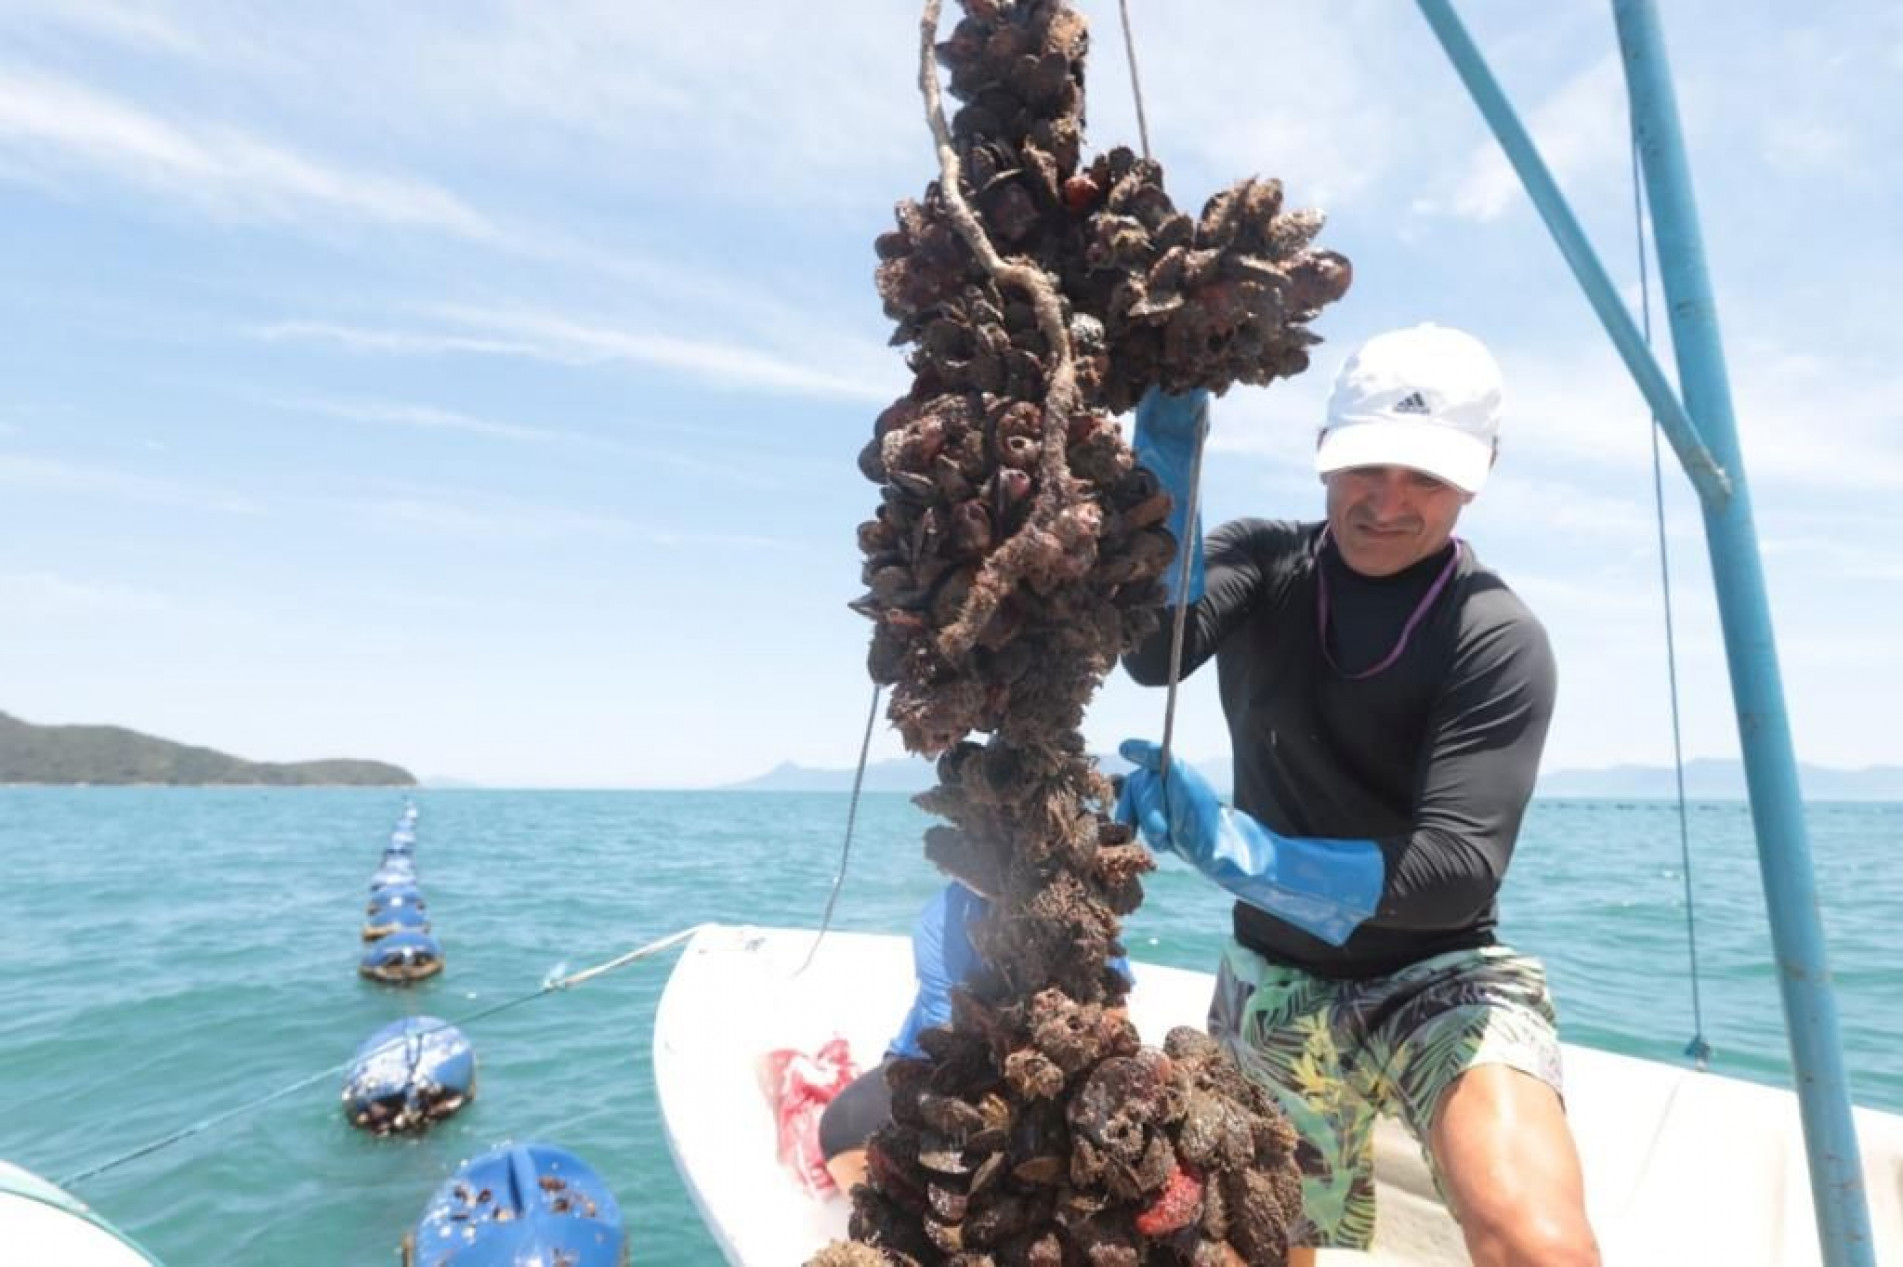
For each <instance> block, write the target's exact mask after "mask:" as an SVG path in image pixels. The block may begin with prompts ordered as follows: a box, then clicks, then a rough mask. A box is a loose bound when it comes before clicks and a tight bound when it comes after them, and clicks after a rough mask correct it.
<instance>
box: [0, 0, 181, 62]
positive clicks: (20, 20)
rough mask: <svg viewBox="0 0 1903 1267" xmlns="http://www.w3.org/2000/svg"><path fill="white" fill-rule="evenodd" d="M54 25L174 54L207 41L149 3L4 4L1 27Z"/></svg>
mask: <svg viewBox="0 0 1903 1267" xmlns="http://www.w3.org/2000/svg"><path fill="white" fill-rule="evenodd" d="M9 27H11V28H14V29H16V30H17V29H19V28H33V27H39V28H52V29H57V30H64V31H70V32H74V33H77V34H80V35H83V36H86V37H88V38H93V39H102V40H108V41H111V42H113V43H116V44H122V45H129V46H131V47H134V48H142V49H151V50H155V51H157V52H161V53H167V54H172V55H186V56H194V55H197V54H199V53H201V52H203V45H202V44H201V43H200V42H199V41H198V39H197V38H195V37H194V36H193V35H192V34H190V33H189V32H188V31H186V30H185V29H184V28H183V27H181V26H179V25H178V24H177V23H175V22H172V21H171V20H170V19H168V18H167V17H166V16H165V15H164V14H162V13H160V12H158V11H157V10H156V9H154V8H153V7H151V6H149V5H141V6H132V5H124V4H118V3H115V2H114V0H64V3H61V4H57V5H31V4H26V5H17V6H16V5H12V4H0V29H5V28H9Z"/></svg>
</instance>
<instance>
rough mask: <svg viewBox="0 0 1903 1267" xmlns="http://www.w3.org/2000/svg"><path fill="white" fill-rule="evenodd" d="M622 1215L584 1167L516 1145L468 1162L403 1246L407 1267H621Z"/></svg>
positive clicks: (544, 1148)
mask: <svg viewBox="0 0 1903 1267" xmlns="http://www.w3.org/2000/svg"><path fill="white" fill-rule="evenodd" d="M627 1261H628V1233H627V1229H626V1227H625V1226H623V1224H622V1221H621V1207H620V1206H618V1205H616V1204H615V1199H614V1194H613V1193H611V1192H609V1191H608V1186H607V1185H606V1184H605V1183H603V1182H602V1181H601V1177H600V1176H599V1175H597V1174H596V1173H595V1172H594V1171H593V1170H590V1169H589V1168H588V1165H587V1163H586V1162H584V1161H582V1160H581V1158H579V1157H577V1156H575V1154H573V1153H571V1152H569V1151H567V1150H566V1149H562V1148H556V1147H555V1146H553V1145H552V1144H536V1143H526V1144H515V1145H509V1146H505V1147H502V1148H498V1149H495V1150H494V1151H492V1152H487V1153H484V1154H483V1155H482V1156H480V1157H472V1158H471V1159H470V1160H468V1161H466V1162H464V1163H463V1164H462V1166H461V1168H460V1169H458V1170H457V1171H456V1173H455V1174H454V1175H452V1176H450V1178H449V1180H448V1181H447V1182H445V1183H444V1184H443V1186H442V1187H440V1188H438V1189H437V1190H436V1195H435V1196H433V1197H431V1198H430V1202H429V1204H428V1205H427V1206H425V1207H424V1209H423V1218H422V1221H421V1222H419V1223H418V1224H417V1225H416V1230H415V1231H413V1232H411V1233H410V1234H409V1235H408V1236H406V1237H404V1238H403V1262H404V1267H537V1265H544V1267H545V1265H546V1264H550V1263H562V1264H565V1265H566V1267H623V1265H624V1264H625V1263H626V1262H627Z"/></svg>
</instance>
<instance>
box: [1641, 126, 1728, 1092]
mask: <svg viewBox="0 0 1903 1267" xmlns="http://www.w3.org/2000/svg"><path fill="white" fill-rule="evenodd" d="M1632 228H1633V236H1634V237H1635V239H1636V240H1637V242H1638V247H1639V326H1640V330H1641V332H1642V333H1643V334H1644V336H1645V345H1646V346H1647V347H1648V348H1649V347H1651V346H1652V278H1651V271H1650V269H1649V268H1648V267H1647V263H1646V252H1645V182H1644V179H1643V173H1642V172H1641V169H1640V166H1639V139H1638V136H1637V134H1636V133H1635V134H1634V135H1633V138H1632ZM1649 429H1650V431H1651V433H1652V508H1653V512H1654V517H1655V521H1656V523H1657V525H1658V538H1659V586H1660V589H1661V590H1662V591H1663V593H1664V607H1665V674H1666V680H1667V682H1668V683H1669V684H1670V693H1671V702H1672V769H1673V772H1674V773H1675V774H1676V775H1677V778H1678V853H1679V863H1680V867H1679V869H1680V871H1681V873H1682V874H1683V875H1684V878H1685V945H1686V949H1687V952H1688V954H1689V955H1690V957H1691V976H1692V1037H1691V1041H1690V1042H1688V1043H1686V1044H1685V1055H1687V1056H1689V1057H1691V1059H1692V1060H1693V1061H1694V1062H1695V1063H1696V1064H1697V1066H1698V1068H1700V1069H1703V1068H1705V1067H1706V1065H1707V1064H1709V1063H1710V1061H1711V1044H1710V1043H1708V1042H1706V1041H1705V1009H1704V1003H1703V1001H1702V1000H1701V999H1700V997H1699V988H1698V987H1699V981H1698V921H1697V917H1696V908H1695V905H1694V901H1693V897H1692V835H1691V823H1690V818H1689V815H1688V814H1687V812H1686V807H1685V745H1684V741H1683V739H1682V737H1681V735H1682V731H1681V727H1680V723H1679V715H1678V640H1677V636H1676V633H1675V631H1674V629H1673V626H1672V564H1671V556H1670V554H1669V553H1668V552H1667V549H1666V543H1665V474H1664V463H1663V462H1662V461H1661V459H1660V457H1659V425H1658V418H1657V416H1656V415H1654V416H1652V418H1651V426H1650V428H1649Z"/></svg>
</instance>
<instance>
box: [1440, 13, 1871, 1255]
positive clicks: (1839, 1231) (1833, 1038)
mask: <svg viewBox="0 0 1903 1267" xmlns="http://www.w3.org/2000/svg"><path fill="white" fill-rule="evenodd" d="M1418 3H1419V5H1420V8H1421V12H1422V14H1423V15H1424V16H1425V17H1426V18H1427V21H1428V24H1429V25H1430V26H1431V27H1432V28H1433V30H1434V34H1435V35H1436V36H1437V37H1438V38H1439V40H1440V42H1441V46H1442V47H1443V48H1444V49H1445V50H1446V52H1447V55H1448V58H1449V59H1450V60H1451V61H1452V62H1453V64H1454V69H1455V70H1456V71H1457V72H1459V74H1460V76H1461V78H1462V80H1464V81H1465V83H1466V85H1467V89H1468V91H1469V92H1470V93H1471V94H1472V95H1473V98H1474V101H1475V103H1476V104H1477V105H1478V106H1479V107H1480V112H1481V114H1482V115H1484V116H1485V117H1486V120H1487V123H1488V125H1489V126H1490V127H1491V128H1492V129H1493V133H1494V136H1495V137H1496V139H1498V141H1499V142H1500V146H1501V148H1502V149H1503V150H1504V151H1505V152H1506V156H1507V159H1508V160H1509V161H1510V162H1511V163H1512V164H1513V166H1514V169H1515V171H1517V172H1518V173H1519V176H1520V181H1521V183H1522V184H1523V185H1524V186H1525V187H1526V191H1527V193H1528V195H1529V196H1530V197H1531V198H1532V199H1533V202H1534V204H1535V205H1536V206H1537V207H1538V208H1539V211H1540V215H1541V216H1542V217H1543V218H1544V219H1545V221H1546V225H1547V228H1548V229H1549V230H1550V231H1551V232H1552V234H1553V237H1554V240H1555V241H1556V242H1557V243H1558V245H1559V248H1560V251H1561V253H1562V254H1564V255H1565V256H1566V259H1567V262H1568V263H1569V264H1571V265H1572V267H1573V272H1574V274H1575V275H1576V276H1577V277H1578V278H1579V281H1580V284H1581V285H1582V286H1583V287H1584V288H1585V291H1586V297H1587V298H1588V299H1589V300H1590V301H1591V302H1592V305H1593V308H1594V309H1595V310H1596V311H1597V312H1598V314H1599V317H1600V320H1601V321H1602V322H1603V323H1604V324H1605V327H1606V331H1607V333H1608V334H1610V335H1611V336H1612V341H1613V343H1614V344H1615V345H1616V346H1617V347H1618V348H1619V351H1620V354H1621V355H1622V356H1623V357H1624V358H1625V361H1626V365H1627V367H1628V368H1630V369H1631V371H1632V374H1633V377H1634V378H1635V379H1636V380H1637V381H1638V384H1639V387H1640V390H1641V391H1642V392H1644V394H1645V397H1646V400H1647V402H1648V403H1649V404H1650V405H1651V407H1652V409H1653V410H1654V412H1655V413H1656V414H1657V416H1658V420H1659V425H1660V426H1661V428H1662V429H1663V430H1664V431H1665V434H1666V438H1667V439H1669V440H1670V441H1671V442H1672V446H1673V448H1674V449H1675V450H1676V451H1677V453H1678V455H1679V459H1680V461H1681V462H1683V463H1684V465H1685V471H1686V474H1687V475H1688V476H1689V477H1690V478H1691V481H1692V483H1693V484H1694V485H1696V486H1697V488H1698V490H1699V493H1700V495H1701V500H1702V502H1703V507H1704V515H1705V539H1706V543H1707V546H1708V548H1709V551H1710V554H1711V565H1712V579H1713V584H1714V587H1715V588H1716V590H1717V595H1718V611H1719V617H1720V620H1721V622H1722V624H1723V627H1724V636H1725V659H1726V662H1727V664H1728V666H1729V668H1730V672H1731V692H1732V698H1733V700H1734V702H1735V704H1736V707H1737V712H1738V733H1739V739H1740V743H1741V745H1742V747H1743V751H1744V766H1745V781H1746V784H1747V786H1748V788H1749V790H1750V796H1751V818H1752V823H1753V825H1754V828H1755V830H1756V833H1757V840H1758V866H1759V871H1760V874H1761V875H1762V877H1763V883H1764V889H1765V900H1766V905H1767V906H1768V908H1769V911H1770V917H1771V940H1772V945H1773V948H1774V950H1775V952H1776V954H1777V960H1778V968H1779V972H1778V982H1779V986H1780V989H1781V992H1782V995H1783V1002H1784V1017H1785V1029H1786V1033H1787V1034H1788V1036H1789V1039H1790V1044H1791V1063H1792V1065H1793V1066H1794V1068H1795V1071H1796V1079H1797V1099H1798V1107H1799V1110H1800V1113H1801V1116H1802V1119H1803V1124H1804V1142H1805V1149H1806V1152H1807V1154H1808V1157H1809V1161H1810V1180H1811V1201H1812V1204H1813V1206H1814V1207H1815V1208H1816V1211H1817V1234H1818V1239H1819V1241H1820V1242H1821V1246H1822V1250H1823V1257H1824V1261H1825V1263H1826V1264H1828V1265H1829V1267H1874V1264H1875V1257H1874V1255H1875V1250H1874V1247H1873V1241H1872V1237H1871V1230H1870V1214H1869V1208H1868V1205H1867V1204H1866V1200H1865V1194H1864V1187H1863V1166H1862V1161H1861V1157H1860V1153H1859V1149H1858V1147H1857V1136H1856V1130H1855V1127H1854V1125H1853V1123H1852V1117H1851V1109H1850V1091H1849V1083H1848V1081H1847V1079H1846V1078H1845V1075H1844V1069H1843V1055H1842V1045H1841V1042H1840V1040H1839V1029H1838V1022H1837V1002H1836V996H1835V994H1834V992H1833V990H1832V987H1831V979H1830V969H1829V967H1828V966H1827V964H1826V962H1825V956H1824V936H1823V923H1822V919H1821V918H1820V916H1819V914H1818V905H1817V889H1816V883H1815V879H1814V876H1813V873H1812V869H1811V858H1810V836H1809V831H1808V829H1807V828H1806V826H1805V823H1804V810H1803V799H1802V795H1801V793H1800V791H1799V788H1798V782H1797V759H1796V754H1795V751H1794V749H1793V746H1792V743H1791V732H1790V724H1789V718H1788V716H1787V714H1786V712H1785V708H1784V687H1783V682H1782V680H1781V677H1780V674H1779V672H1778V662H1777V649H1776V645H1775V642H1774V640H1773V638H1772V631H1771V612H1770V603H1769V600H1768V598H1767V596H1766V593H1765V588H1764V571H1763V566H1762V563H1761V560H1760V559H1759V556H1758V544H1757V535H1756V530H1755V529H1754V527H1753V525H1752V520H1751V498H1750V494H1749V490H1748V489H1747V487H1746V484H1745V479H1744V464H1743V457H1742V454H1741V453H1740V451H1739V447H1738V431H1737V421H1736V418H1735V417H1734V415H1733V413H1732V408H1731V388H1730V384H1729V381H1728V379H1727V377H1726V373H1725V360H1724V349H1723V347H1722V345H1721V343H1720V341H1719V337H1718V317H1717V308H1716V305H1715V304H1714V303H1713V300H1712V294H1711V284H1710V280H1709V278H1708V276H1707V274H1706V270H1705V253H1704V243H1703V240H1702V238H1701V237H1700V235H1699V231H1698V212H1697V205H1696V203H1695V202H1694V200H1693V197H1692V187H1691V177H1690V172H1689V169H1688V167H1687V165H1686V161H1685V144H1684V137H1683V135H1682V134H1681V132H1680V130H1679V123H1678V104H1677V100H1676V98H1675V96H1674V94H1673V91H1672V82H1671V71H1670V68H1669V66H1668V65H1667V63H1666V59H1665V45H1664V40H1663V38H1662V37H1661V34H1660V31H1659V25H1658V19H1657V15H1656V14H1655V13H1654V11H1653V7H1652V4H1651V2H1650V0H1612V7H1613V16H1614V19H1615V21H1616V22H1617V25H1618V30H1619V42H1620V46H1621V48H1622V50H1623V52H1624V55H1625V63H1626V67H1625V69H1626V87H1627V92H1628V93H1629V95H1630V98H1631V102H1632V114H1633V121H1634V127H1635V131H1636V133H1637V136H1638V144H1639V149H1640V157H1641V161H1642V163H1643V165H1644V168H1645V182H1646V189H1647V191H1648V193H1649V194H1650V195H1651V202H1652V221H1653V226H1654V233H1655V236H1656V238H1657V243H1658V255H1659V261H1660V275H1661V279H1662V281H1663V283H1664V286H1665V292H1666V299H1667V304H1668V308H1669V311H1670V314H1671V322H1672V343H1673V347H1674V349H1675V351H1676V354H1677V359H1678V370H1679V378H1680V380H1681V382H1683V384H1684V387H1685V400H1684V405H1683V406H1682V407H1681V405H1680V403H1679V400H1678V398H1677V396H1676V395H1675V394H1674V393H1672V391H1671V389H1670V387H1669V386H1668V385H1666V384H1665V382H1664V376H1663V374H1662V372H1661V371H1660V370H1659V369H1658V366H1657V363H1656V362H1655V361H1653V360H1652V358H1651V355H1650V352H1649V350H1647V349H1646V348H1645V347H1644V341H1643V339H1642V338H1640V337H1639V336H1638V333H1637V331H1636V330H1635V329H1634V328H1633V325H1632V321H1631V318H1630V316H1629V315H1628V314H1627V313H1626V311H1625V308H1624V305H1623V304H1621V303H1620V302H1619V299H1618V295H1617V292H1616V291H1615V290H1614V289H1613V288H1612V284H1611V282H1610V280H1609V279H1608V278H1607V276H1606V274H1605V270H1604V269H1603V268H1602V267H1600V265H1599V262H1598V259H1597V257H1596V256H1595V255H1594V254H1593V251H1592V247H1591V245H1590V244H1589V243H1588V242H1587V241H1586V239H1585V235H1584V234H1583V233H1582V232H1581V231H1580V229H1579V226H1578V223H1577V221H1575V220H1574V219H1573V216H1572V213H1571V211H1570V210H1569V209H1568V208H1567V206H1566V202H1565V199H1564V197H1563V196H1562V195H1561V194H1560V192H1559V189H1558V187H1557V186H1556V185H1555V184H1554V182H1553V179H1552V177H1551V175H1550V174H1549V173H1548V172H1547V170H1546V166H1545V164H1544V163H1543V162H1542V161H1541V159H1540V157H1539V153H1538V151H1537V150H1536V149H1535V148H1534V146H1533V143H1532V140H1531V138H1529V137H1528V135H1527V133H1526V130H1525V128H1523V127H1522V126H1521V124H1520V121H1519V118H1518V116H1516V115H1515V114H1514V112H1513V107H1512V106H1511V105H1510V104H1509V103H1508V101H1507V99H1506V96H1505V94H1503V93H1502V92H1501V91H1500V87H1499V85H1498V84H1497V83H1496V82H1495V81H1494V78H1493V75H1492V73H1491V72H1490V71H1489V70H1488V69H1487V65H1486V62H1485V60H1484V59H1483V58H1482V57H1481V56H1480V51H1479V49H1478V48H1476V47H1475V45H1474V43H1473V41H1472V39H1471V38H1470V37H1469V36H1468V34H1467V32H1466V29H1465V28H1464V27H1463V26H1462V25H1461V22H1460V19H1459V18H1458V17H1457V16H1455V14H1454V11H1453V8H1452V5H1451V3H1449V0H1418ZM1628 342H1634V343H1636V344H1637V347H1636V349H1635V348H1631V347H1628ZM1662 398H1663V399H1664V400H1666V401H1669V406H1667V405H1662V404H1661V399H1662ZM1694 419H1695V420H1696V423H1695V425H1694V422H1693V420H1694ZM1706 438H1709V440H1710V442H1711V446H1712V447H1711V449H1710V450H1709V451H1708V450H1707V449H1706V447H1705V439H1706Z"/></svg>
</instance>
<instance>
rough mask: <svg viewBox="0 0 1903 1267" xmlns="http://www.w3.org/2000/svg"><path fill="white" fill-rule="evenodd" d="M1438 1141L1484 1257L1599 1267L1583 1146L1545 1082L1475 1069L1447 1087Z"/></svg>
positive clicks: (1448, 1182) (1445, 1180) (1444, 1173)
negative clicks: (1583, 1168) (1578, 1144)
mask: <svg viewBox="0 0 1903 1267" xmlns="http://www.w3.org/2000/svg"><path fill="white" fill-rule="evenodd" d="M1429 1147H1430V1148H1431V1149H1432V1150H1433V1153H1434V1162H1435V1165H1436V1166H1437V1167H1438V1168H1439V1170H1440V1175H1441V1182H1442V1184H1444V1185H1445V1187H1446V1189H1447V1195H1448V1197H1449V1199H1450V1200H1451V1201H1452V1202H1453V1203H1454V1212H1455V1214H1456V1216H1457V1217H1458V1218H1459V1219H1460V1230H1461V1233H1462V1235H1464V1236H1465V1237H1466V1239H1467V1252H1468V1253H1469V1254H1470V1255H1472V1257H1473V1261H1474V1264H1475V1267H1495V1265H1496V1264H1498V1265H1500V1267H1507V1265H1509V1264H1510V1265H1511V1267H1598V1263H1599V1245H1598V1242H1597V1241H1596V1240H1595V1239H1594V1237H1593V1234H1592V1227H1591V1225H1590V1224H1588V1223H1587V1221H1586V1185H1585V1179H1584V1176H1583V1175H1582V1174H1581V1172H1580V1167H1579V1149H1578V1148H1577V1147H1576V1146H1575V1145H1574V1143H1573V1133H1572V1130H1571V1129H1570V1128H1569V1127H1568V1126H1567V1124H1566V1112H1565V1110H1564V1108H1563V1107H1562V1106H1561V1104H1560V1100H1559V1096H1558V1094H1557V1093H1555V1092H1554V1090H1553V1089H1552V1088H1551V1087H1549V1086H1547V1085H1546V1084H1545V1083H1544V1082H1541V1081H1540V1080H1539V1079H1538V1078H1535V1077H1532V1076H1531V1075H1529V1074H1524V1073H1521V1072H1520V1071H1519V1070H1517V1069H1513V1068H1509V1067H1508V1066H1506V1065H1479V1066H1476V1067H1475V1068H1473V1069H1470V1070H1468V1071H1467V1072H1466V1073H1464V1074H1462V1075H1461V1076H1460V1077H1459V1078H1458V1079H1457V1080H1456V1081H1455V1082H1454V1083H1453V1085H1452V1086H1450V1087H1449V1088H1448V1089H1447V1092H1446V1094H1445V1095H1443V1096H1442V1097H1441V1103H1440V1108H1439V1110H1438V1112H1437V1115H1436V1118H1435V1121H1434V1128H1433V1132H1432V1138H1431V1140H1430V1141H1429ZM1290 1261H1291V1262H1293V1261H1295V1260H1293V1259H1291V1260H1290Z"/></svg>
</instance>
